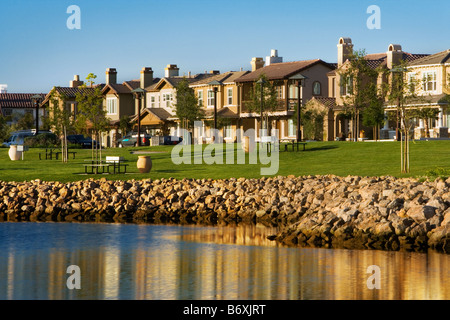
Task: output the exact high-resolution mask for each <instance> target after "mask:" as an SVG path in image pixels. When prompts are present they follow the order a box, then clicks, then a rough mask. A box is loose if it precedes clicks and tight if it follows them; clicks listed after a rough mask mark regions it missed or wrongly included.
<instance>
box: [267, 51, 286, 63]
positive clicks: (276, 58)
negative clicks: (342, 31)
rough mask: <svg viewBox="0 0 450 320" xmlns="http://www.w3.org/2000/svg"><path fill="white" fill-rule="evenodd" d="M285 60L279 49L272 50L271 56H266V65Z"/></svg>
mask: <svg viewBox="0 0 450 320" xmlns="http://www.w3.org/2000/svg"><path fill="white" fill-rule="evenodd" d="M280 62H283V58H282V57H279V56H278V50H275V49H272V50H270V56H268V57H266V66H270V65H271V64H272V63H280Z"/></svg>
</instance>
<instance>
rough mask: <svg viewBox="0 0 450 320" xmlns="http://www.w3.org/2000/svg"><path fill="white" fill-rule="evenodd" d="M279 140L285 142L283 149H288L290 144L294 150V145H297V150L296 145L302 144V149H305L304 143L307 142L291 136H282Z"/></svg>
mask: <svg viewBox="0 0 450 320" xmlns="http://www.w3.org/2000/svg"><path fill="white" fill-rule="evenodd" d="M280 142H283V143H285V145H284V151H288V146H289V145H292V151H294V148H295V146H296V145H297V151H298V146H299V145H302V146H303V151H305V150H306V144H307V142H304V141H297V139H295V138H293V139H290V138H284V139H280Z"/></svg>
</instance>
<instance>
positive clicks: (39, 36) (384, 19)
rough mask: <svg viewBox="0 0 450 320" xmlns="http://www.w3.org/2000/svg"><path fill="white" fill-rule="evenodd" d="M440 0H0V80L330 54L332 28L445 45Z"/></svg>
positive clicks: (158, 72)
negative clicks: (375, 10)
mask: <svg viewBox="0 0 450 320" xmlns="http://www.w3.org/2000/svg"><path fill="white" fill-rule="evenodd" d="M70 5H77V6H79V7H80V10H81V29H80V30H69V29H68V28H67V26H66V21H67V19H68V18H69V17H70V15H71V14H68V13H66V11H67V8H68V7H69V6H70ZM370 5H377V6H378V7H379V8H380V11H381V29H372V30H371V29H369V28H367V25H366V22H367V19H368V18H369V17H370V16H371V14H368V13H367V12H366V11H367V8H368V7H369V6H370ZM449 13H450V1H448V0H428V1H423V0H421V1H417V0H408V1H406V0H384V1H382V0H353V1H350V0H349V1H345V0H342V1H335V0H315V1H313V0H309V1H306V0H271V1H268V0H228V1H218V0H209V1H207V0H191V1H186V0H168V1H156V0H128V1H112V0H109V1H106V0H70V1H66V0H2V1H1V3H0V30H1V31H0V32H1V33H0V40H1V42H0V84H7V85H8V92H48V91H49V90H51V88H52V87H53V86H55V85H58V86H68V85H69V82H70V80H72V78H73V76H74V75H75V74H78V75H80V78H81V79H82V80H84V79H85V78H86V76H87V74H88V73H90V72H93V73H95V74H96V75H97V76H98V78H97V82H104V81H105V70H106V68H109V67H113V68H116V69H117V71H118V81H120V82H122V81H125V80H131V79H137V78H139V71H140V70H141V69H142V67H152V68H153V71H154V76H155V77H161V76H163V74H164V68H165V66H166V65H167V64H177V65H178V67H179V68H180V74H181V75H183V74H187V73H188V72H192V73H200V72H204V71H205V70H208V71H209V70H220V71H221V72H226V71H230V70H239V69H240V68H243V69H244V70H248V69H250V60H251V58H252V57H266V56H267V55H269V54H270V50H271V49H277V50H278V53H279V55H280V56H282V57H283V59H284V61H295V60H306V59H316V58H319V59H323V60H325V61H328V62H336V60H337V48H336V44H337V42H338V39H339V37H341V36H344V37H350V38H352V41H353V43H354V48H355V49H365V50H366V52H367V53H378V52H385V51H386V50H387V48H388V46H389V44H390V43H397V44H401V45H402V48H403V50H404V51H407V52H412V53H436V52H439V51H442V50H446V49H449V48H450V41H449V39H450V37H449V35H450V19H449Z"/></svg>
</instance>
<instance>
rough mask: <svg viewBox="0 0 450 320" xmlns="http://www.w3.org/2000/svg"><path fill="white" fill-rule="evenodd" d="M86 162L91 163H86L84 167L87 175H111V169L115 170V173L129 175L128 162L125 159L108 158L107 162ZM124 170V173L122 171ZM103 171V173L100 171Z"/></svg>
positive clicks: (93, 160) (90, 160) (92, 160)
mask: <svg viewBox="0 0 450 320" xmlns="http://www.w3.org/2000/svg"><path fill="white" fill-rule="evenodd" d="M84 161H88V162H91V163H85V164H83V166H84V172H85V173H86V174H89V173H90V174H94V173H95V174H99V172H100V173H102V174H103V173H108V174H109V173H111V172H110V171H109V168H110V167H112V168H113V173H114V174H116V173H127V166H128V164H127V163H124V162H127V160H125V159H123V157H106V159H105V160H95V159H87V160H84ZM121 168H122V169H123V172H122V170H121ZM100 170H101V171H100Z"/></svg>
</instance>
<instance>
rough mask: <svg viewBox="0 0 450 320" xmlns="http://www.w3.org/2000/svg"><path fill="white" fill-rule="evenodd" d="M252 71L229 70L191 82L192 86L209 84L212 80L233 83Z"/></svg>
mask: <svg viewBox="0 0 450 320" xmlns="http://www.w3.org/2000/svg"><path fill="white" fill-rule="evenodd" d="M249 72H250V71H228V72H224V73H221V74H216V75H213V76H211V77H206V78H203V79H201V80H197V81H194V82H192V83H191V86H201V85H208V84H209V83H210V82H211V81H219V82H222V83H233V82H235V81H236V79H238V78H240V77H242V76H244V75H246V74H248V73H249Z"/></svg>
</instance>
